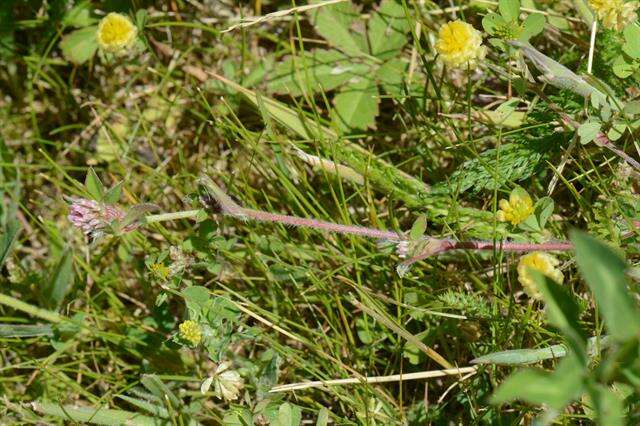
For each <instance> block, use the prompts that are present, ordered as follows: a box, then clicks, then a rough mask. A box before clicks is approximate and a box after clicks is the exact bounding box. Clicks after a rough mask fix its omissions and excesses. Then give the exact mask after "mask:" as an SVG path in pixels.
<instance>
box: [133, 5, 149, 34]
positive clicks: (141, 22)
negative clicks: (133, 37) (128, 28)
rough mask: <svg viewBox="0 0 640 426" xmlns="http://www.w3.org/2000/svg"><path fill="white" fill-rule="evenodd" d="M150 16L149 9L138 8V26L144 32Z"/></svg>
mask: <svg viewBox="0 0 640 426" xmlns="http://www.w3.org/2000/svg"><path fill="white" fill-rule="evenodd" d="M148 17H149V12H147V9H138V11H137V12H136V27H138V30H139V31H140V32H141V33H142V31H143V30H144V27H145V25H146V24H147V18H148Z"/></svg>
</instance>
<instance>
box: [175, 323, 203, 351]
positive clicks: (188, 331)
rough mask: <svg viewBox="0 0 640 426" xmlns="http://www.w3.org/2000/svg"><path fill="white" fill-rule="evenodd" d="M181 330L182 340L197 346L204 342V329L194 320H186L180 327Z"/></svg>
mask: <svg viewBox="0 0 640 426" xmlns="http://www.w3.org/2000/svg"><path fill="white" fill-rule="evenodd" d="M178 329H179V330H180V338H181V339H183V340H186V341H187V342H189V343H191V344H192V345H193V346H196V345H197V344H198V343H200V341H201V340H202V329H201V328H200V325H199V324H198V323H197V322H195V321H193V320H186V321H185V322H183V323H182V324H180V325H179V326H178Z"/></svg>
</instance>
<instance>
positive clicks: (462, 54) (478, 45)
mask: <svg viewBox="0 0 640 426" xmlns="http://www.w3.org/2000/svg"><path fill="white" fill-rule="evenodd" d="M435 46H436V50H437V51H438V53H439V54H440V58H441V59H442V61H443V62H444V63H445V64H446V65H448V66H450V67H453V68H460V67H466V66H467V64H469V65H475V64H476V63H477V62H478V61H479V60H482V59H483V58H484V56H485V55H486V53H487V48H486V47H485V46H483V45H482V34H481V33H480V31H478V30H476V29H475V28H473V26H471V25H470V24H467V23H466V22H462V21H460V20H457V21H452V22H448V23H446V24H444V25H443V26H442V27H440V31H439V32H438V40H437V41H436V45H435Z"/></svg>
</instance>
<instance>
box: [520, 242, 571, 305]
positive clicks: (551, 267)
mask: <svg viewBox="0 0 640 426" xmlns="http://www.w3.org/2000/svg"><path fill="white" fill-rule="evenodd" d="M559 264H560V261H559V260H558V259H556V258H555V257H554V256H553V255H551V254H549V253H545V252H541V251H534V252H532V253H528V254H526V255H524V256H522V257H521V258H520V261H519V262H518V268H517V269H518V281H519V282H520V284H522V288H523V289H524V291H525V293H527V295H529V297H531V298H533V299H541V298H542V294H541V293H540V290H539V289H538V285H537V284H536V280H535V278H534V277H533V274H532V273H531V271H532V270H533V271H537V272H540V273H541V274H543V275H545V276H546V277H548V278H550V279H552V280H553V281H555V282H556V283H558V284H562V281H563V280H564V275H563V274H562V271H560V269H558V265H559Z"/></svg>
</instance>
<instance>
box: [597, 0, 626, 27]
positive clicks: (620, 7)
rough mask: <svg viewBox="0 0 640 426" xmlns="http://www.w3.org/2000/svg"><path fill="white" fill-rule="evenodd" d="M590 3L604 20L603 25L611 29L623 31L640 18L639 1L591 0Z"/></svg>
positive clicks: (599, 17) (601, 19)
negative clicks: (639, 15)
mask: <svg viewBox="0 0 640 426" xmlns="http://www.w3.org/2000/svg"><path fill="white" fill-rule="evenodd" d="M589 5H590V6H591V9H593V11H594V12H595V13H596V15H597V16H598V19H600V21H602V25H603V26H604V27H605V28H608V29H611V30H616V31H622V30H623V29H624V28H625V27H626V26H627V25H629V24H632V23H633V22H635V20H636V19H637V18H638V15H637V14H636V9H638V2H637V1H628V2H626V1H624V0H589Z"/></svg>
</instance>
